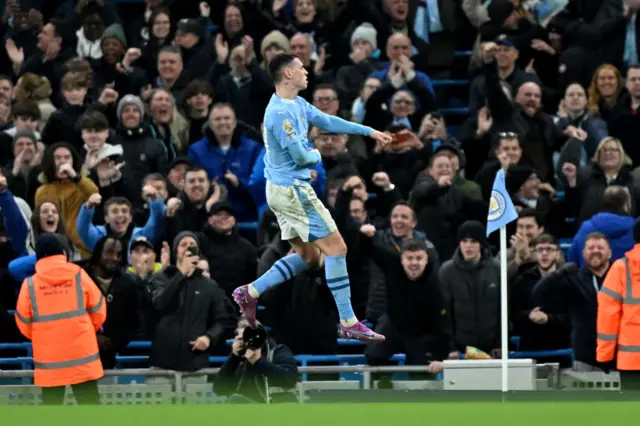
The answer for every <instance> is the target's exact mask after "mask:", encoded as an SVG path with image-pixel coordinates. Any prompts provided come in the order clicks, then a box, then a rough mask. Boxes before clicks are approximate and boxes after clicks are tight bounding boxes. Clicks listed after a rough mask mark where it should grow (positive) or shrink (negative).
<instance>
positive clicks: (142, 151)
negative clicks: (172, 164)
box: [114, 125, 167, 201]
mask: <svg viewBox="0 0 640 426" xmlns="http://www.w3.org/2000/svg"><path fill="white" fill-rule="evenodd" d="M114 145H122V149H123V154H122V159H123V160H124V161H125V162H126V164H127V165H126V168H127V173H126V174H124V175H123V179H125V182H126V184H127V186H128V187H129V188H136V189H137V190H138V191H139V190H140V189H142V180H143V179H144V178H145V176H147V175H148V174H150V173H165V172H166V171H167V152H166V150H165V148H164V146H163V144H162V142H160V141H158V140H156V139H154V138H153V137H152V136H151V134H150V133H149V130H148V127H147V126H146V125H145V126H142V127H138V128H136V129H125V128H123V127H118V129H117V132H116V138H115V140H114ZM133 201H137V200H133Z"/></svg>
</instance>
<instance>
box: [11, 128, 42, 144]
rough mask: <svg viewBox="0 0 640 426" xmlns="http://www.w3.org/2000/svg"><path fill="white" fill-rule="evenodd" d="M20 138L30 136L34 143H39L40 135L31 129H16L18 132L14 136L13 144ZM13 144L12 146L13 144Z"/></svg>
mask: <svg viewBox="0 0 640 426" xmlns="http://www.w3.org/2000/svg"><path fill="white" fill-rule="evenodd" d="M20 138H29V139H31V140H32V141H33V143H34V145H35V144H37V143H38V137H37V136H36V134H35V133H33V132H32V131H31V130H16V134H15V135H14V136H13V144H15V143H16V141H17V140H18V139H20ZM13 144H12V145H11V146H13Z"/></svg>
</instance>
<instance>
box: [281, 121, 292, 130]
mask: <svg viewBox="0 0 640 426" xmlns="http://www.w3.org/2000/svg"><path fill="white" fill-rule="evenodd" d="M282 130H284V131H285V132H286V133H291V132H293V123H291V121H289V120H287V119H285V120H283V121H282Z"/></svg>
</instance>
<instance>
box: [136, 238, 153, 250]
mask: <svg viewBox="0 0 640 426" xmlns="http://www.w3.org/2000/svg"><path fill="white" fill-rule="evenodd" d="M139 245H145V246H147V247H149V248H150V249H151V250H153V244H151V241H149V239H148V238H147V237H144V236H138V237H135V238H134V239H132V240H131V249H130V250H133V249H134V247H136V246H139Z"/></svg>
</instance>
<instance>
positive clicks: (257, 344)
mask: <svg viewBox="0 0 640 426" xmlns="http://www.w3.org/2000/svg"><path fill="white" fill-rule="evenodd" d="M266 340H267V331H266V330H265V329H264V327H263V326H262V325H258V326H257V327H256V328H253V327H246V328H245V329H244V331H243V332H242V341H243V342H244V347H243V348H242V350H241V351H240V355H241V356H242V355H244V354H245V352H246V351H247V349H251V350H252V351H255V350H257V349H260V348H261V347H262V346H263V345H264V342H266Z"/></svg>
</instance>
